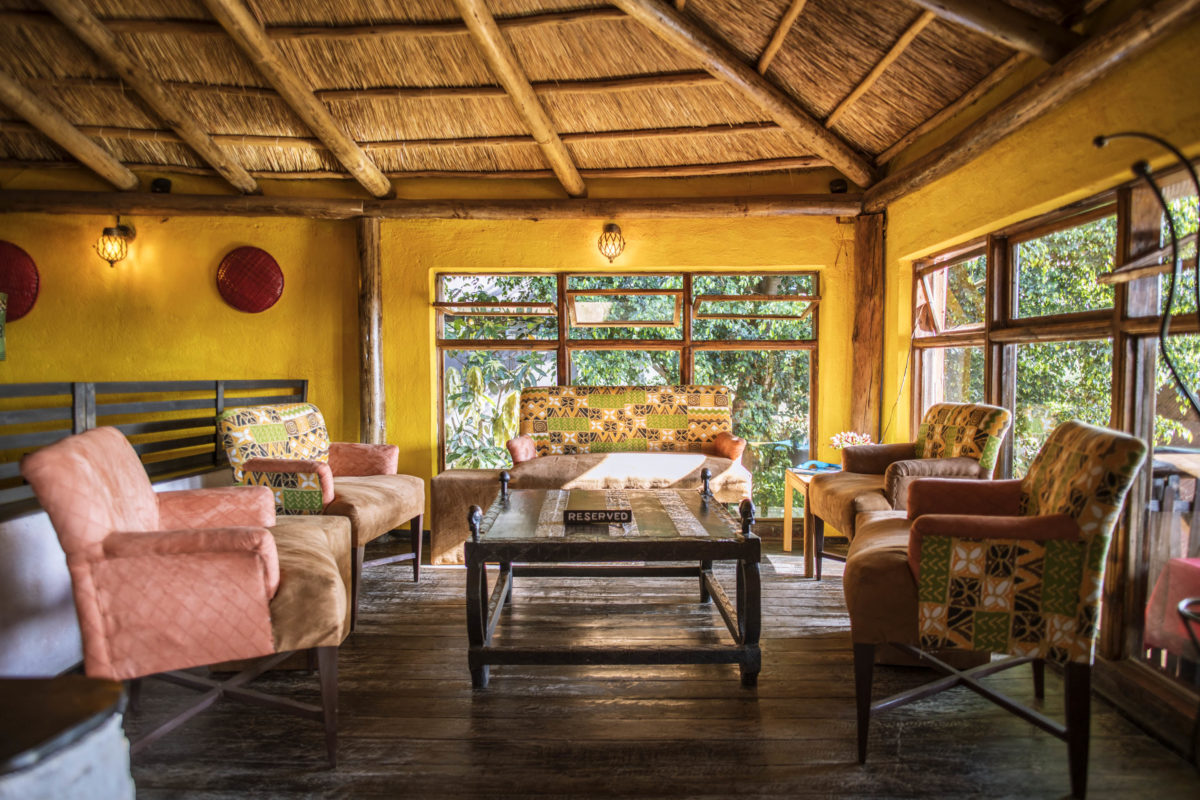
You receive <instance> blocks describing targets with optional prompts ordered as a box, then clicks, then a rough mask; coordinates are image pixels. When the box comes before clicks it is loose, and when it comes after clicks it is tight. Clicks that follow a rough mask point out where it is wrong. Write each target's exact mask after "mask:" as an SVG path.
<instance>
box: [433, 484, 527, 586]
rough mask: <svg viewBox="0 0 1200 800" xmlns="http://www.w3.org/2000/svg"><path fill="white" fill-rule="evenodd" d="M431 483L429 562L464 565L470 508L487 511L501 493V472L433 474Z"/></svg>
mask: <svg viewBox="0 0 1200 800" xmlns="http://www.w3.org/2000/svg"><path fill="white" fill-rule="evenodd" d="M432 484H433V521H432V524H430V526H429V563H431V564H461V563H463V547H462V545H463V542H465V541H466V540H467V536H468V531H467V509H468V508H470V507H471V506H473V505H474V506H479V507H480V508H482V509H483V510H485V511H486V510H487V508H488V506H490V505H491V504H492V502H493V501H494V500H495V499H496V496H497V495H498V494H500V470H498V469H449V470H446V471H445V472H442V473H439V474H438V475H434V476H433V481H432ZM510 486H511V484H510Z"/></svg>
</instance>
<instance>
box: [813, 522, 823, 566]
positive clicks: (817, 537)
mask: <svg viewBox="0 0 1200 800" xmlns="http://www.w3.org/2000/svg"><path fill="white" fill-rule="evenodd" d="M813 531H814V534H813V558H815V559H816V561H817V563H816V573H815V574H816V576H817V580H821V561H822V560H823V558H824V555H825V520H823V519H821V518H820V517H813Z"/></svg>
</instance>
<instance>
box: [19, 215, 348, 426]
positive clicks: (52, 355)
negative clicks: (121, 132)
mask: <svg viewBox="0 0 1200 800" xmlns="http://www.w3.org/2000/svg"><path fill="white" fill-rule="evenodd" d="M122 222H128V223H131V224H132V225H133V226H134V227H135V229H136V231H137V238H136V239H135V240H134V241H133V242H132V243H131V245H130V251H129V257H128V258H127V259H126V260H124V261H122V262H119V263H118V264H117V265H116V266H115V267H111V268H110V267H109V266H108V264H106V263H105V262H103V261H101V260H100V259H99V257H97V255H96V253H95V252H94V251H93V250H92V245H93V244H94V243H95V241H96V238H97V237H98V236H99V234H100V230H101V229H102V228H103V227H105V226H109V225H112V224H113V218H112V217H108V216H84V215H70V216H62V215H49V214H3V215H0V239H5V240H8V241H11V242H13V243H14V244H16V245H18V246H20V247H22V248H23V249H24V250H25V251H26V252H28V253H29V255H31V256H32V257H33V260H34V262H35V263H36V264H37V267H38V271H39V273H40V276H41V287H40V293H39V295H38V299H37V302H36V304H35V305H34V307H33V310H32V311H30V312H29V314H28V315H27V316H25V317H23V318H22V319H19V320H16V321H15V322H10V323H9V325H8V329H7V350H8V360H7V361H0V382H4V383H24V382H33V381H106V380H206V379H217V378H224V379H254V378H307V379H308V380H309V381H310V384H309V389H310V391H309V396H310V398H311V399H312V401H313V402H315V403H316V404H317V405H319V406H320V408H321V410H322V411H323V412H324V414H325V416H326V419H327V421H328V424H329V426H330V431H331V433H332V434H333V435H334V436H335V437H336V438H345V439H350V440H357V438H358V340H357V336H358V333H357V330H358V329H357V321H356V320H357V314H358V312H357V302H358V301H357V279H358V278H357V276H358V265H357V254H356V252H355V239H354V227H353V225H352V224H351V223H347V222H317V221H311V220H293V219H275V218H271V219H268V218H255V219H244V218H243V219H237V218H227V219H218V218H207V217H172V218H166V219H163V218H157V217H123V218H122ZM242 245H253V246H255V247H261V248H263V249H264V250H266V251H267V252H269V253H271V255H273V256H274V257H275V259H276V261H278V262H279V266H280V268H281V269H282V270H283V275H284V290H283V296H282V297H281V298H280V300H279V302H277V303H276V304H275V305H274V306H272V307H271V308H269V309H267V310H266V311H264V312H262V313H259V314H247V313H243V312H241V311H237V310H235V309H233V308H231V307H230V306H228V305H227V304H226V303H225V302H224V300H222V299H221V296H220V294H219V293H218V292H217V285H216V273H217V266H218V264H219V263H220V261H221V259H222V258H223V257H224V255H225V254H226V253H228V252H229V251H230V250H232V249H233V248H235V247H239V246H242Z"/></svg>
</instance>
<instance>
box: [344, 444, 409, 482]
mask: <svg viewBox="0 0 1200 800" xmlns="http://www.w3.org/2000/svg"><path fill="white" fill-rule="evenodd" d="M399 463H400V448H399V447H397V446H396V445H394V444H355V443H353V442H331V443H330V444H329V468H330V469H332V470H333V476H334V477H335V478H355V477H363V478H365V477H367V476H369V475H395V474H396V466H397V464H399Z"/></svg>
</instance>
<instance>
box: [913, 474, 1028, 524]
mask: <svg viewBox="0 0 1200 800" xmlns="http://www.w3.org/2000/svg"><path fill="white" fill-rule="evenodd" d="M1022 483H1023V481H1021V480H1009V481H981V480H963V479H953V478H919V479H917V480H914V481H912V483H910V484H909V487H908V518H909V519H916V518H917V517H919V516H922V515H924V514H970V515H972V516H1001V517H1003V516H1010V517H1011V516H1016V515H1018V514H1020V513H1021V484H1022Z"/></svg>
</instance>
